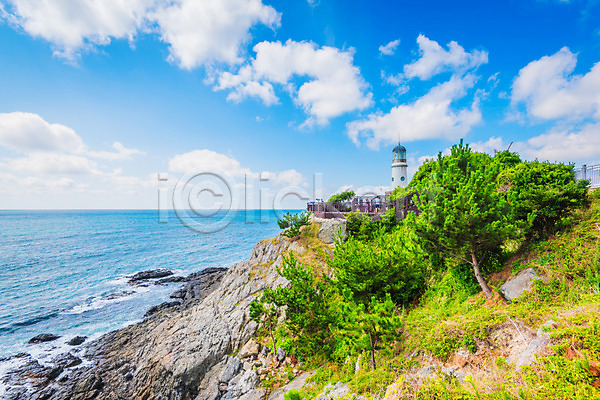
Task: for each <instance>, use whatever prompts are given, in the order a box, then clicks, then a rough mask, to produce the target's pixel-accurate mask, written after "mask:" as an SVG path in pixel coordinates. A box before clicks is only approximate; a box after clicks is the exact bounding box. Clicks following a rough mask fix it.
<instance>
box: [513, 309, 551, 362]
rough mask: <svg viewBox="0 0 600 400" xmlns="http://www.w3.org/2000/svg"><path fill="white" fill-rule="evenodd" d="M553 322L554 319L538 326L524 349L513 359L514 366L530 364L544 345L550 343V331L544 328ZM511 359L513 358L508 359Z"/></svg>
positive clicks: (542, 349) (544, 347)
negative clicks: (534, 334)
mask: <svg viewBox="0 0 600 400" xmlns="http://www.w3.org/2000/svg"><path fill="white" fill-rule="evenodd" d="M553 324H554V321H552V320H550V321H548V322H546V323H545V324H543V325H542V326H540V328H539V329H538V331H537V333H536V336H535V337H534V338H533V339H531V341H530V342H529V343H528V344H527V347H526V348H525V350H524V351H523V352H522V353H521V354H520V355H519V357H518V358H517V359H516V361H515V366H516V367H517V369H518V368H520V367H522V366H524V365H531V364H532V363H533V361H535V358H536V357H537V356H538V355H539V354H541V353H542V352H543V351H544V350H545V349H546V347H548V345H549V344H550V333H549V332H547V331H546V329H544V328H549V327H551V326H552V325H553ZM509 361H513V360H509Z"/></svg>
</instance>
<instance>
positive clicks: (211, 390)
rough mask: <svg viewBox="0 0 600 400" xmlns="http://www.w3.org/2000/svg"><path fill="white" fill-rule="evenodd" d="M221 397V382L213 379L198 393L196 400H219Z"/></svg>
mask: <svg viewBox="0 0 600 400" xmlns="http://www.w3.org/2000/svg"><path fill="white" fill-rule="evenodd" d="M220 398H221V392H220V390H219V382H218V381H217V380H216V379H213V380H211V382H210V383H209V384H208V386H207V387H206V388H205V389H204V390H202V391H201V392H200V393H198V396H196V399H195V400H219V399H220Z"/></svg>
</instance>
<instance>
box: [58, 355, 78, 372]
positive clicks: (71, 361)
mask: <svg viewBox="0 0 600 400" xmlns="http://www.w3.org/2000/svg"><path fill="white" fill-rule="evenodd" d="M52 362H53V363H54V364H56V365H58V366H59V367H61V368H62V369H65V368H71V367H75V366H77V365H79V364H81V363H82V361H81V358H79V357H75V356H74V355H73V354H71V353H66V354H61V355H59V356H56V357H54V358H53V359H52Z"/></svg>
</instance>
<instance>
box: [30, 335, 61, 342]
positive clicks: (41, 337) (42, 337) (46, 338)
mask: <svg viewBox="0 0 600 400" xmlns="http://www.w3.org/2000/svg"><path fill="white" fill-rule="evenodd" d="M58 338H60V336H58V335H53V334H51V333H42V334H41V335H37V336H34V337H32V338H31V339H29V342H27V343H29V344H36V343H45V342H51V341H53V340H56V339H58Z"/></svg>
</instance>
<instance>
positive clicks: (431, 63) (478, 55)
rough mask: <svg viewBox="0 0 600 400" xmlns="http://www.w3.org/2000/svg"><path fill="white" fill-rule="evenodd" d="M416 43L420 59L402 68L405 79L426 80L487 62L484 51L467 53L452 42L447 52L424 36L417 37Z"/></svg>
mask: <svg viewBox="0 0 600 400" xmlns="http://www.w3.org/2000/svg"><path fill="white" fill-rule="evenodd" d="M417 43H418V45H419V54H420V57H419V59H418V60H416V61H415V62H413V63H411V64H407V65H405V66H404V77H406V78H407V79H412V78H419V79H422V80H427V79H430V78H432V77H433V76H435V75H437V74H439V73H441V72H446V71H451V72H453V73H456V72H459V73H460V72H465V71H469V70H473V69H476V68H477V67H479V66H480V65H482V64H486V63H487V62H488V53H487V52H486V51H483V50H473V51H472V52H471V53H468V52H466V51H465V49H464V48H463V47H462V46H460V45H459V44H458V43H456V42H454V41H452V42H450V43H448V50H444V48H443V47H442V46H440V45H439V43H438V42H436V41H433V40H431V39H428V38H427V37H425V36H424V35H419V37H418V38H417Z"/></svg>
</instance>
